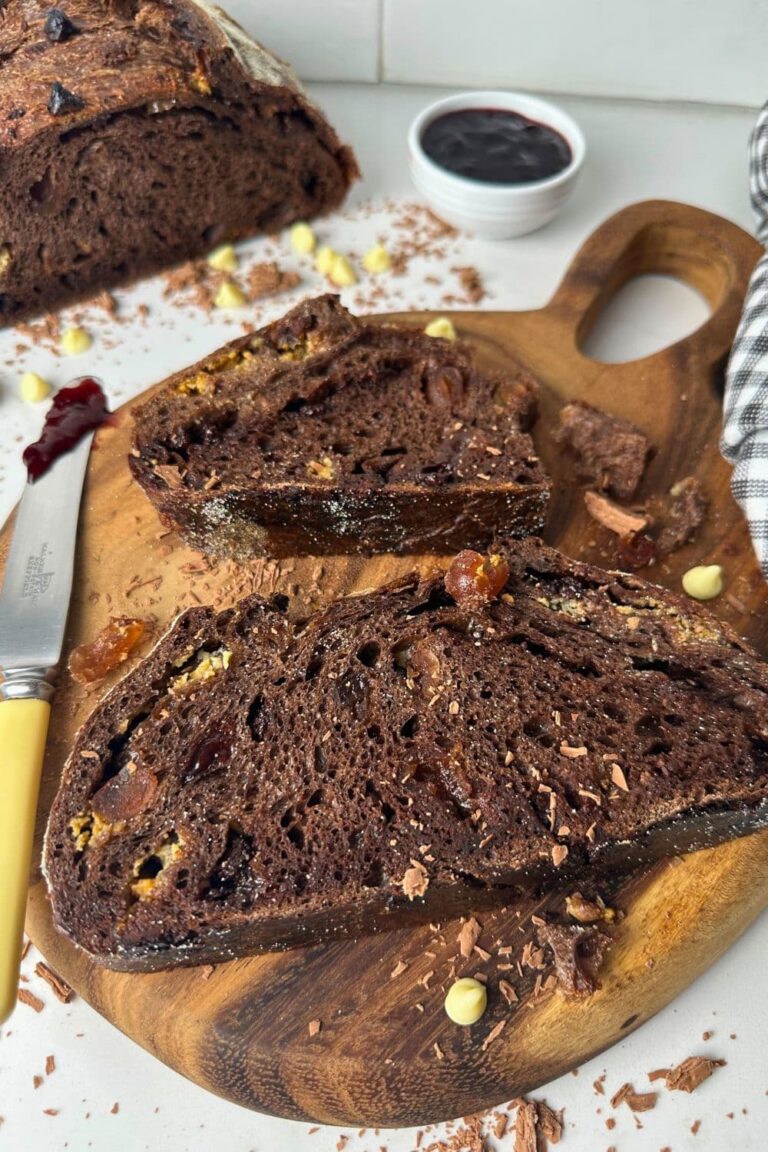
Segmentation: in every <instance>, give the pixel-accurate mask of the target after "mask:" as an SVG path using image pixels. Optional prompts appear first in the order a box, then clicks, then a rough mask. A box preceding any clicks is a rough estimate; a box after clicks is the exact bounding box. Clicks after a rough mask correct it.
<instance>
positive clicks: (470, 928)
mask: <svg viewBox="0 0 768 1152" xmlns="http://www.w3.org/2000/svg"><path fill="white" fill-rule="evenodd" d="M479 939H480V925H479V924H478V922H477V920H475V918H474V916H470V918H469V920H465V921H464V923H463V924H462V926H461V931H460V932H459V934H458V936H457V937H456V942H457V943H458V945H459V951H460V952H461V954H462V956H463V957H464V958H465V959H468V958H469V957H470V956H471V955H472V949H473V948H474V947H475V945H476V944H477V942H478V940H479Z"/></svg>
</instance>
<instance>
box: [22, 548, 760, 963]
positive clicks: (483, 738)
mask: <svg viewBox="0 0 768 1152" xmlns="http://www.w3.org/2000/svg"><path fill="white" fill-rule="evenodd" d="M507 559H508V563H509V566H510V568H511V572H509V575H508V579H506V584H504V581H505V578H506V577H507V570H506V569H505V567H504V562H503V561H497V563H496V565H495V566H493V565H487V566H486V568H485V569H483V570H482V571H480V573H479V576H478V562H480V563H482V561H481V558H480V557H478V556H477V555H476V554H473V553H464V554H462V556H461V557H460V558H457V560H456V561H454V563H453V565H452V567H451V570H450V572H449V576H448V578H447V579H446V582H445V583H444V581H443V578H442V577H441V576H436V577H435V578H433V579H430V580H427V581H426V582H423V583H420V582H419V581H418V580H417V579H416V578H412V579H407V580H404V581H402V582H401V583H400V584H398V585H395V586H392V587H389V588H386V589H383V590H381V591H378V592H373V593H369V594H366V595H361V596H358V597H353V598H349V599H345V600H341V601H339V602H337V603H335V604H333V605H332V606H331V607H330V608H328V609H327V610H325V611H324V612H322V613H321V614H319V615H316V616H314V617H313V618H311V619H310V620H309V622H308V623H306V625H304V626H297V625H292V624H290V623H288V621H287V619H286V617H285V616H284V615H283V613H282V612H281V610H280V605H277V606H275V605H270V604H267V603H265V602H264V601H262V600H260V599H258V598H257V597H250V598H249V599H246V600H244V601H243V602H242V603H241V604H240V605H239V606H238V607H237V608H234V609H231V610H228V611H226V612H222V613H219V614H218V615H217V614H216V613H214V612H213V611H212V610H211V609H208V608H196V609H193V610H191V611H189V612H187V613H186V614H185V615H183V616H182V617H181V618H180V619H179V620H178V621H177V623H176V624H175V625H174V626H173V627H172V629H171V631H170V632H169V633H168V634H167V636H166V637H165V638H164V639H163V640H162V641H161V642H160V644H159V645H158V646H157V648H156V649H155V650H154V652H153V653H152V654H151V655H150V656H149V657H148V658H147V659H146V660H144V661H143V662H142V663H141V664H139V665H138V666H137V667H136V668H135V669H134V670H133V671H132V672H130V673H129V674H128V676H127V677H126V678H125V679H124V680H123V682H122V683H121V684H119V685H118V686H117V687H116V688H115V689H114V690H113V691H112V692H111V693H110V694H109V695H108V696H107V697H106V698H105V699H104V700H103V702H102V703H101V704H100V705H99V706H98V707H97V708H96V710H95V711H94V713H93V714H92V716H91V718H90V719H89V720H88V721H87V723H86V724H85V726H84V728H83V729H82V731H81V732H80V734H79V736H78V739H77V742H76V744H75V747H74V750H73V752H72V756H71V759H70V761H69V763H68V764H67V766H66V769H65V772H64V775H63V779H62V783H61V787H60V789H59V793H58V796H57V798H56V800H55V803H54V805H53V808H52V811H51V815H50V821H49V826H48V831H47V837H46V845H45V860H44V865H45V873H46V876H47V879H48V884H49V886H50V892H51V900H52V905H53V914H54V917H55V920H56V923H57V925H58V927H59V929H60V930H61V931H62V932H64V933H66V934H67V935H68V936H69V937H70V938H71V939H72V940H74V941H76V942H77V943H78V944H79V945H81V946H82V947H83V948H85V949H87V950H88V952H90V953H91V954H92V955H93V956H94V957H95V958H97V959H98V960H99V961H101V962H103V963H104V964H107V965H109V966H110V967H114V968H120V969H137V970H141V969H154V968H163V967H169V966H172V965H177V964H192V963H196V962H201V963H202V962H208V961H217V960H222V959H226V958H229V957H233V956H237V955H241V954H246V953H249V952H256V951H260V950H265V949H266V950H269V949H276V948H284V947H290V946H292V945H297V944H302V943H312V942H316V941H319V940H321V939H324V938H326V937H329V936H333V935H337V934H345V935H355V934H357V933H359V932H362V931H370V930H379V929H384V928H387V927H389V926H395V925H398V924H400V923H402V922H403V921H404V920H405V919H406V918H408V917H411V918H417V919H419V918H422V919H424V918H433V917H438V918H439V917H443V916H445V915H449V914H452V913H456V912H458V911H467V910H468V909H470V908H478V907H482V906H483V905H487V904H490V903H494V902H495V903H499V902H503V901H504V900H505V899H506V898H508V897H509V896H510V895H511V893H512V892H513V891H515V890H518V889H521V888H526V889H528V888H531V887H533V886H540V885H552V884H557V883H562V884H572V883H575V882H577V881H582V880H583V879H584V878H585V876H590V877H592V876H598V875H599V874H600V873H601V872H602V873H604V872H608V873H613V872H615V871H616V870H620V869H628V868H631V867H632V866H634V865H636V864H638V863H641V862H644V861H649V860H653V859H655V858H657V857H659V856H663V855H666V854H674V853H679V852H686V851H689V850H691V849H695V848H700V847H703V846H706V845H711V844H715V843H717V842H719V841H722V840H725V839H727V838H730V837H734V836H740V835H743V834H745V833H747V832H750V831H753V830H755V829H757V828H760V827H763V826H765V825H766V824H768V668H767V667H766V665H764V664H763V663H761V662H760V660H759V659H758V658H757V657H756V656H755V654H754V653H753V652H752V651H751V650H750V649H749V647H748V646H747V645H746V644H745V643H743V642H742V641H741V640H739V639H738V638H737V637H736V636H735V634H734V633H733V632H732V631H731V630H730V629H729V628H728V627H727V626H725V625H724V624H722V623H720V622H719V621H717V620H716V619H715V618H714V617H713V616H711V615H710V614H709V613H708V612H707V611H706V610H704V609H703V608H702V607H700V606H699V605H697V604H693V603H689V602H687V601H683V600H682V599H681V598H679V597H677V596H675V595H673V594H672V593H670V592H667V591H664V590H662V589H660V588H657V587H654V586H653V585H651V584H647V583H645V582H644V581H642V580H639V579H637V578H635V577H631V576H627V575H621V574H618V573H609V572H605V571H602V570H600V569H597V568H592V567H587V566H585V565H583V564H576V563H572V562H571V561H569V560H567V559H566V558H565V557H563V556H561V555H560V554H558V553H556V552H554V551H552V550H550V549H548V548H545V547H543V546H541V545H539V544H537V543H536V542H534V541H524V542H522V543H520V544H519V545H518V546H516V547H514V548H513V550H512V551H511V552H510V553H509V555H508V558H507ZM467 560H469V567H468V566H467ZM462 573H463V579H462V578H461V577H462ZM483 580H484V581H485V587H484V588H481V589H480V592H479V593H478V594H476V595H475V596H473V595H472V594H471V593H472V591H473V587H474V588H475V589H477V587H478V585H479V584H480V583H482V581H483ZM473 581H474V585H473ZM447 588H450V589H451V590H452V592H453V595H451V594H449V592H448V591H447ZM494 591H495V592H497V593H499V592H500V595H498V596H497V597H496V598H491V597H492V593H493V592H494Z"/></svg>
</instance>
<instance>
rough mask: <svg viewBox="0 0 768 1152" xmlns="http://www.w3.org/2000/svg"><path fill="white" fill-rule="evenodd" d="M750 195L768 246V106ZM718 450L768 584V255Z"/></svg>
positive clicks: (760, 268) (753, 293) (758, 129)
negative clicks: (725, 462) (728, 470)
mask: <svg viewBox="0 0 768 1152" xmlns="http://www.w3.org/2000/svg"><path fill="white" fill-rule="evenodd" d="M749 191H750V197H751V200H752V207H753V209H754V211H755V215H756V217H757V237H758V240H760V242H761V243H762V244H763V245H766V246H768V104H766V105H765V106H764V107H763V109H762V111H761V112H760V115H759V116H758V118H757V123H756V124H755V127H754V129H753V131H752V136H751V138H750V144H749ZM720 450H721V452H722V453H723V455H724V456H725V458H726V460H728V461H729V462H730V463H731V464H733V465H734V472H733V479H732V481H731V486H732V489H733V495H734V497H735V499H736V500H737V501H738V503H739V504H740V505H741V507H742V509H743V511H744V515H745V516H746V518H747V522H748V524H749V531H750V534H751V536H752V543H753V544H754V547H755V552H756V553H757V558H758V560H759V562H760V567H761V568H762V571H763V575H764V576H765V578H766V579H767V580H768V253H767V254H766V255H765V256H763V257H762V259H761V260H760V261H759V262H758V264H757V267H756V268H755V270H754V272H753V273H752V279H751V280H750V284H749V290H748V292H747V298H746V301H745V304H744V312H743V314H742V317H741V322H740V323H739V327H738V330H737V332H736V339H735V341H734V344H733V349H732V351H731V357H730V360H729V363H728V370H727V372H726V380H725V403H724V411H723V435H722V439H721V441H720Z"/></svg>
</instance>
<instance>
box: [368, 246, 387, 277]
mask: <svg viewBox="0 0 768 1152" xmlns="http://www.w3.org/2000/svg"><path fill="white" fill-rule="evenodd" d="M391 267H392V258H391V257H390V255H389V252H387V250H386V248H385V247H384V245H383V244H377V245H376V246H375V247H374V248H369V249H368V251H367V252H366V254H365V256H363V268H365V270H366V272H370V273H371V275H372V276H378V275H379V273H380V272H388V271H389V269H390V268H391Z"/></svg>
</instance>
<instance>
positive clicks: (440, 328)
mask: <svg viewBox="0 0 768 1152" xmlns="http://www.w3.org/2000/svg"><path fill="white" fill-rule="evenodd" d="M424 331H425V332H426V334H427V336H438V337H440V339H442V340H455V339H456V329H455V328H454V326H453V324H452V323H451V321H450V320H449V319H448V317H447V316H438V317H437V319H436V320H430V322H429V324H427V326H426V328H425V329H424Z"/></svg>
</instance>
